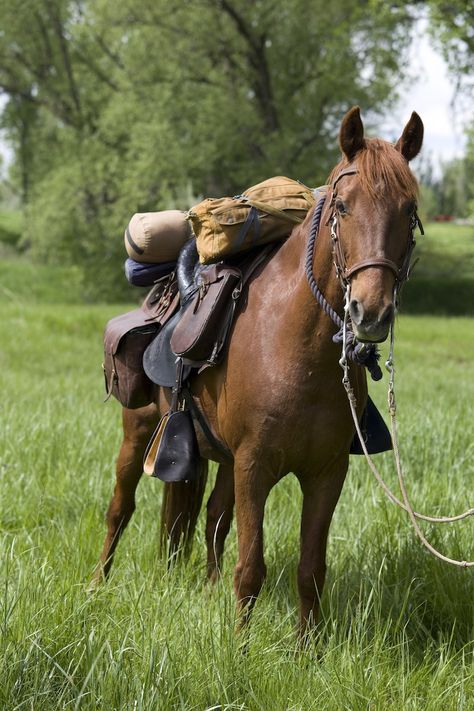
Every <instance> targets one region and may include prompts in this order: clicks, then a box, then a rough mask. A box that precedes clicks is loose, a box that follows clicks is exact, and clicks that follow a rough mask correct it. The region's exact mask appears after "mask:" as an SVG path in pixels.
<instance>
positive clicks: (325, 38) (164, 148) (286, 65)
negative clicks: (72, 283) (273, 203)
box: [0, 0, 412, 285]
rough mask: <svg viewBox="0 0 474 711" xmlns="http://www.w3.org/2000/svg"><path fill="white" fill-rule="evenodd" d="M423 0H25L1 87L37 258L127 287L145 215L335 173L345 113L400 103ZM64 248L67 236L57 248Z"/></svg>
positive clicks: (5, 35) (2, 41) (375, 111)
mask: <svg viewBox="0 0 474 711" xmlns="http://www.w3.org/2000/svg"><path fill="white" fill-rule="evenodd" d="M411 25H412V23H411V17H410V8H409V7H408V6H406V5H405V3H401V2H393V3H390V4H387V3H386V2H384V1H382V0H363V1H362V2H360V3H349V2H348V1H347V0H333V2H331V3H326V2H324V1H323V0H314V1H313V2H312V3H311V4H308V3H307V2H306V1H305V0H294V1H293V2H292V3H288V2H286V0H232V2H230V0H187V1H186V0H183V1H182V2H180V3H169V2H166V1H165V0H122V2H121V3H110V2H109V0H94V1H93V0H9V2H8V3H6V2H3V3H1V4H0V26H1V27H2V28H4V29H3V30H2V31H1V32H0V59H1V60H2V61H1V63H0V89H2V90H3V91H4V92H6V93H7V94H8V96H9V104H8V109H7V111H6V112H5V114H4V117H3V125H4V127H5V128H6V129H7V131H8V134H9V136H10V140H11V142H12V143H13V146H14V148H15V155H16V162H15V169H16V172H17V175H18V181H19V183H20V184H21V190H22V193H23V197H24V202H25V206H26V214H27V219H28V225H29V227H28V229H27V231H28V233H29V235H31V239H32V241H33V248H34V249H35V250H36V252H37V253H40V254H42V255H43V256H47V257H48V258H52V257H53V256H54V257H56V258H58V257H60V258H61V259H65V258H69V259H73V260H74V261H76V262H81V263H83V264H84V265H85V266H86V268H87V273H88V274H89V275H94V278H95V279H96V281H97V272H99V273H100V283H101V285H104V284H105V283H106V281H107V279H106V275H107V274H108V273H110V274H112V275H113V277H112V280H111V281H114V282H116V274H117V269H118V266H117V265H118V264H119V262H120V260H121V259H122V258H123V252H122V241H121V233H122V232H123V228H124V226H125V224H126V222H127V221H128V218H129V216H130V214H131V213H133V212H134V211H140V210H153V209H160V208H165V207H169V206H171V205H176V206H178V207H183V208H184V207H188V206H189V205H186V204H184V202H180V200H182V199H183V197H182V196H183V195H184V193H186V192H187V193H189V190H188V189H187V186H189V185H190V184H191V185H192V189H193V191H194V192H196V193H198V194H206V195H207V194H209V195H212V194H214V195H222V194H226V193H229V194H234V193H235V192H240V191H241V190H242V189H243V188H245V187H246V186H248V185H250V184H252V183H254V182H257V181H258V180H260V179H263V178H265V177H268V176H269V175H272V174H278V173H284V174H289V175H291V176H293V177H297V178H300V179H302V180H303V181H306V182H308V183H310V184H318V183H321V182H323V181H324V179H325V176H326V175H327V173H328V170H329V168H330V166H331V164H332V163H333V162H334V160H335V157H336V154H337V144H336V133H337V127H338V125H339V122H340V119H341V116H342V115H343V113H344V112H345V111H346V109H347V108H348V107H349V106H351V105H352V104H356V103H358V104H360V105H361V107H362V108H363V110H364V111H365V113H366V114H367V113H368V112H369V116H370V117H371V119H372V120H375V119H376V118H377V116H378V115H379V114H380V113H381V112H382V111H383V110H384V109H386V108H387V107H388V106H390V104H391V103H393V102H394V101H395V99H396V98H397V88H398V86H399V85H400V76H401V75H402V74H403V70H404V65H403V59H402V58H403V57H404V56H406V53H405V52H404V49H405V48H406V46H407V44H408V43H409V41H410V28H411ZM52 244H53V245H54V246H53V248H52Z"/></svg>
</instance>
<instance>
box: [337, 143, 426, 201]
mask: <svg viewBox="0 0 474 711" xmlns="http://www.w3.org/2000/svg"><path fill="white" fill-rule="evenodd" d="M354 163H355V164H356V165H357V169H358V176H359V179H360V182H361V184H362V188H363V189H364V191H365V192H367V193H368V194H369V196H370V197H371V198H372V199H373V200H374V201H375V200H377V199H378V198H379V197H380V196H381V195H384V196H386V195H389V194H390V195H394V196H396V195H399V196H400V197H403V198H406V199H408V200H416V198H417V196H418V183H417V180H416V178H415V176H414V175H413V173H412V171H411V170H410V167H409V165H408V163H407V162H406V160H405V158H404V157H403V156H402V154H401V153H399V151H397V150H396V149H395V147H394V146H393V145H392V144H391V143H388V142H387V141H383V140H382V139H380V138H370V139H366V146H365V148H364V149H363V150H361V151H359V153H358V154H357V156H356V158H355V160H354ZM347 166H348V162H347V160H346V159H343V160H342V161H341V162H340V163H338V165H336V167H335V168H334V169H333V170H332V172H331V174H330V176H329V178H328V183H329V184H330V185H331V184H332V183H333V182H334V180H335V179H336V178H337V176H338V174H339V173H340V172H341V170H343V169H344V168H347Z"/></svg>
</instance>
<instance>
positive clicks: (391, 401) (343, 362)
mask: <svg viewBox="0 0 474 711" xmlns="http://www.w3.org/2000/svg"><path fill="white" fill-rule="evenodd" d="M349 303H350V285H349V284H348V285H347V287H346V291H345V300H344V322H343V338H342V355H341V358H340V360H339V364H340V366H341V368H342V369H343V372H344V375H343V378H342V384H343V385H344V388H345V391H346V393H347V398H348V400H349V406H350V409H351V414H352V419H353V420H354V425H355V428H356V432H357V436H358V437H359V440H360V443H361V446H362V450H363V452H364V454H365V457H366V459H367V462H368V464H369V467H370V469H371V471H372V473H373V474H374V476H375V478H376V480H377V481H378V483H379V484H380V486H381V487H382V489H383V490H384V491H385V493H386V494H387V496H388V498H389V499H390V500H391V501H392V502H393V503H394V504H397V506H399V507H400V508H401V509H403V510H404V511H406V512H407V513H408V515H409V517H410V520H411V523H412V525H413V528H414V529H415V533H416V534H417V536H418V538H419V539H420V541H421V542H422V544H423V545H424V546H425V548H427V549H428V550H429V551H430V553H432V554H433V555H434V556H436V558H439V559H440V560H443V561H445V562H446V563H451V564H452V565H456V566H458V567H460V568H472V567H474V561H466V560H455V559H454V558H448V557H447V556H445V555H443V553H441V552H440V551H438V550H436V548H434V547H433V546H432V545H431V543H429V541H428V540H427V539H426V538H425V535H424V533H423V531H422V530H421V528H420V527H419V525H418V521H417V519H422V520H423V521H429V522H432V523H452V522H453V521H460V520H461V519H464V518H467V517H468V516H472V515H473V514H474V508H473V509H469V510H468V511H465V512H464V513H462V514H458V515H457V516H442V517H435V516H425V515H424V514H420V513H417V512H416V511H414V510H413V507H412V505H411V503H410V500H409V498H408V493H407V490H406V485H405V477H404V475H403V472H402V467H401V460H400V449H399V446H398V433H397V419H396V409H397V406H396V400H395V366H394V360H393V352H394V324H393V321H392V325H391V327H390V352H389V357H388V360H387V362H386V364H385V365H386V367H387V370H388V371H389V373H390V381H389V385H388V407H389V412H390V422H391V429H392V443H393V452H394V456H395V463H396V467H397V475H398V483H399V485H400V490H401V492H402V497H403V502H404V503H402V502H401V501H400V500H399V499H398V498H397V497H396V496H395V494H393V493H392V491H391V490H390V488H389V487H388V486H387V484H386V483H385V482H384V480H383V479H382V476H381V475H380V472H379V471H378V469H377V466H376V465H375V462H374V461H373V459H372V457H371V456H370V454H369V452H368V450H367V446H366V444H365V441H364V435H363V434H362V431H361V428H360V425H359V419H358V417H357V411H356V405H357V401H356V397H355V395H354V391H353V389H352V387H351V384H350V380H349V364H348V362H347V357H346V333H347V323H348V317H349Z"/></svg>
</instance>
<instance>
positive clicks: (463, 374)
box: [0, 225, 474, 711]
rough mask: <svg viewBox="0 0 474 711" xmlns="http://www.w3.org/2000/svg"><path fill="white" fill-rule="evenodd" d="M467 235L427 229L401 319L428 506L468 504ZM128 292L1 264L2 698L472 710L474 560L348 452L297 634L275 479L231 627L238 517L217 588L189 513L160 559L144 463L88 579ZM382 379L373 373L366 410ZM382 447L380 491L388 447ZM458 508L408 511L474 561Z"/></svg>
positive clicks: (34, 702)
mask: <svg viewBox="0 0 474 711" xmlns="http://www.w3.org/2000/svg"><path fill="white" fill-rule="evenodd" d="M473 232H474V231H473V229H472V228H469V227H460V228H458V227H454V226H444V225H442V226H441V225H433V226H431V225H429V226H427V237H426V239H425V240H424V242H423V244H422V248H421V252H422V257H423V259H422V261H421V262H420V265H419V268H418V269H417V273H415V276H414V277H413V282H411V283H410V284H409V285H408V289H407V293H406V298H405V299H404V306H405V309H404V310H405V313H403V314H402V315H400V316H399V318H398V323H397V343H396V361H397V399H398V412H399V420H400V424H399V429H400V440H401V449H402V459H403V462H404V466H405V470H406V475H407V482H408V486H409V490H410V493H411V495H412V499H413V502H414V504H415V506H416V508H417V509H418V510H422V511H423V512H425V513H434V514H436V513H439V514H443V513H445V514H448V513H449V514H452V513H457V512H460V511H464V510H465V509H466V508H468V507H469V506H473V505H474V499H473V496H474V492H473V489H474V487H473V482H474V437H473V434H474V425H473V421H474V417H473V415H474V413H473V404H472V403H473V402H474V377H473V372H474V328H473V320H472V317H473V316H474V298H473V297H474V234H473ZM440 273H442V279H441V278H440ZM125 309H126V306H124V304H83V303H81V282H80V277H79V275H78V274H77V272H75V271H74V270H67V269H59V268H52V267H47V266H41V265H33V264H31V263H29V262H28V260H27V259H25V258H16V257H13V256H10V257H9V258H8V259H6V260H4V261H3V263H2V264H1V265H0V314H1V323H2V336H1V348H0V378H1V393H2V398H1V402H0V410H1V423H2V424H1V429H0V477H1V480H0V481H1V483H0V485H1V489H0V502H1V506H0V536H1V539H0V546H1V550H0V556H1V563H0V565H1V569H0V578H1V580H0V583H1V608H0V635H1V637H0V708H1V709H5V710H7V711H15V710H19V709H22V710H23V709H24V710H25V711H26V710H27V709H28V710H31V711H43V710H44V711H51V710H52V709H87V710H89V709H90V710H91V711H92V710H93V709H94V710H95V709H107V711H109V710H112V709H117V710H122V709H127V710H132V709H137V710H138V709H139V710H147V711H148V710H152V709H153V710H155V709H159V710H161V709H163V710H167V709H186V710H188V709H189V710H191V709H196V710H203V709H209V710H210V709H222V710H224V709H229V710H230V709H249V710H252V711H253V710H254V709H255V710H256V709H258V710H262V711H273V710H275V711H280V710H281V711H285V710H290V709H291V710H295V711H306V710H308V709H318V710H319V709H330V710H332V709H334V710H339V709H347V710H350V711H354V710H359V709H361V710H362V709H370V710H372V711H379V710H385V709H394V710H395V709H397V711H398V710H399V709H404V710H408V711H410V710H412V709H423V710H428V711H429V710H434V709H443V710H445V709H446V710H452V711H455V710H456V711H458V710H459V709H461V710H465V711H468V710H471V709H474V641H473V640H474V606H473V601H474V571H473V570H459V569H455V568H453V567H450V566H448V565H446V564H444V563H441V562H440V561H437V560H435V559H434V558H432V557H431V556H430V555H429V554H428V553H427V552H426V551H425V550H424V549H422V548H421V546H420V544H419V543H418V541H417V539H416V537H415V535H414V533H413V531H412V529H411V527H410V525H409V523H408V520H407V518H406V516H405V515H404V514H403V513H402V512H400V511H399V510H398V509H396V508H395V507H394V506H393V505H392V504H391V503H390V502H388V501H387V500H386V498H385V497H384V494H383V492H382V491H381V490H380V489H379V488H378V485H377V484H376V482H375V481H374V480H373V478H372V475H371V473H370V471H369V470H368V468H367V466H366V464H365V462H364V461H363V459H361V458H359V457H353V458H352V461H351V466H350V470H349V474H348V478H347V482H346V485H345V488H344V491H343V494H342V497H341V500H340V502H339V505H338V507H337V509H336V513H335V516H334V520H333V525H332V528H331V534H330V543H329V548H328V578H327V583H326V588H325V592H324V596H323V600H322V624H321V633H320V636H319V637H318V638H317V639H314V640H312V641H311V642H310V643H309V644H308V645H307V647H306V648H304V649H299V648H298V646H297V644H296V641H295V627H296V619H297V591H296V566H297V561H298V546H299V512H300V506H301V495H300V492H299V488H298V485H297V482H296V480H295V479H294V477H291V476H288V477H286V478H285V479H284V480H283V481H282V482H280V484H279V485H278V486H277V487H276V488H275V489H274V490H273V492H272V494H271V496H270V499H269V502H268V505H267V511H266V523H265V540H266V561H267V567H268V579H267V581H266V583H265V585H264V588H263V591H262V594H261V597H260V598H259V600H258V602H257V605H256V608H255V612H254V616H253V619H252V623H251V625H250V627H249V629H248V631H247V632H246V633H245V634H244V635H236V634H235V633H234V623H235V618H234V595H233V590H232V570H233V565H234V563H235V560H236V535H235V527H233V528H232V530H231V533H230V535H229V538H228V543H227V550H226V555H225V567H224V570H223V574H222V578H221V580H220V581H219V583H218V584H217V586H216V587H215V588H214V589H209V587H208V586H207V585H206V584H205V582H204V580H205V551H204V534H203V524H204V516H201V518H200V522H199V525H198V529H197V532H196V538H195V542H194V546H193V550H192V553H191V556H190V559H189V561H188V562H187V563H185V562H180V563H178V564H177V565H176V566H174V567H173V568H171V569H169V568H168V567H167V565H166V562H165V561H163V560H162V559H160V557H159V555H158V528H159V511H160V502H161V492H162V488H161V487H162V485H161V483H160V482H159V481H156V480H150V479H148V478H145V479H146V480H143V481H142V482H141V485H140V487H139V490H138V496H137V511H136V513H135V515H134V518H133V519H132V522H131V523H130V525H129V528H128V529H127V532H126V534H125V536H124V538H123V540H122V542H121V545H120V546H119V549H118V553H117V556H116V562H115V566H114V568H113V571H112V574H111V577H110V580H109V582H108V583H107V584H106V585H104V586H103V587H102V588H101V589H100V590H98V591H97V593H96V594H94V595H88V594H87V592H86V588H87V584H88V582H89V579H90V577H91V575H92V571H93V569H94V566H95V563H96V561H97V558H98V555H99V552H100V548H101V545H102V540H103V536H104V535H105V525H104V513H105V510H106V508H107V505H108V501H109V498H110V495H111V493H112V488H113V482H114V459H115V457H116V454H117V450H118V446H119V443H120V407H119V405H118V403H116V402H109V403H107V404H103V402H102V398H103V379H102V372H101V361H102V330H103V326H104V324H105V322H106V321H107V320H108V319H109V318H111V317H112V316H114V315H116V314H118V313H121V312H122V311H124V310H125ZM386 380H387V379H386V377H384V380H383V381H382V383H378V384H371V386H370V387H371V394H372V396H373V398H374V399H375V400H376V402H377V403H378V404H379V406H380V407H381V409H382V411H383V412H385V409H386V408H385V386H386ZM377 461H378V463H379V464H380V467H381V471H382V474H383V475H384V477H385V478H386V480H388V481H389V482H390V483H391V484H392V485H393V487H394V488H395V486H396V480H395V473H394V466H393V462H392V458H391V455H390V454H383V455H378V457H377ZM212 479H213V476H211V477H210V484H209V486H210V485H212ZM473 525H474V524H473V521H472V520H470V521H464V522H461V523H458V524H455V525H445V526H443V527H439V526H435V525H427V526H425V527H424V530H425V531H426V532H427V534H428V538H429V539H430V540H431V541H432V542H433V543H434V544H435V545H437V546H438V547H439V548H440V549H441V550H442V551H443V552H445V553H447V554H449V555H452V556H454V557H458V558H468V559H469V558H470V559H473V558H474V547H473V538H474V537H473Z"/></svg>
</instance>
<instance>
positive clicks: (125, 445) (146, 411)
mask: <svg viewBox="0 0 474 711" xmlns="http://www.w3.org/2000/svg"><path fill="white" fill-rule="evenodd" d="M158 417H159V412H158V408H157V406H156V405H155V404H151V405H148V406H147V407H143V408H140V409H138V410H127V409H125V408H124V409H123V412H122V423H123V440H122V445H121V447H120V452H119V455H118V457H117V462H116V483H115V489H114V493H113V496H112V499H111V500H110V504H109V508H108V511H107V516H106V521H107V535H106V537H105V541H104V546H103V549H102V553H101V556H100V560H99V563H98V565H97V567H96V569H95V572H94V576H93V578H92V581H91V584H90V589H91V590H93V589H94V588H95V587H96V586H97V585H98V584H99V583H100V582H101V580H102V579H103V578H106V577H107V575H108V574H109V572H110V568H111V566H112V562H113V556H114V552H115V548H116V547H117V543H118V542H119V539H120V536H121V535H122V533H123V532H124V530H125V527H126V526H127V524H128V522H129V521H130V518H131V517H132V514H133V512H134V510H135V490H136V488H137V485H138V482H139V481H140V477H141V475H142V473H143V455H144V453H145V449H146V446H147V444H148V442H149V440H150V437H151V435H152V434H153V430H154V428H155V427H156V424H157V422H158Z"/></svg>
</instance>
